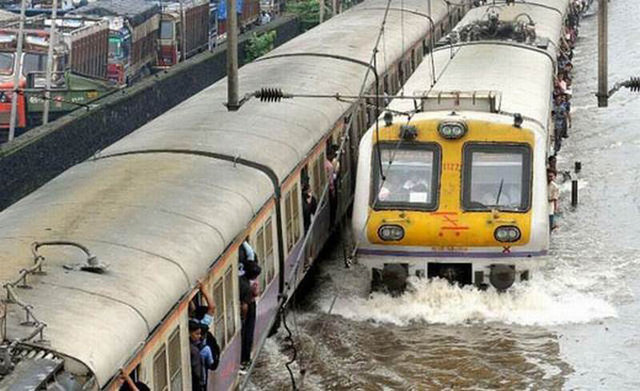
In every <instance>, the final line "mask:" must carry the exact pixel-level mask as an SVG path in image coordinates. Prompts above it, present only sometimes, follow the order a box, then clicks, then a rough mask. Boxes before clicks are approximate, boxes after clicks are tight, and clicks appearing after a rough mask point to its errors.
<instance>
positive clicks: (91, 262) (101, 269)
mask: <svg viewBox="0 0 640 391" xmlns="http://www.w3.org/2000/svg"><path fill="white" fill-rule="evenodd" d="M44 246H71V247H76V248H78V249H80V250H81V251H82V252H84V253H85V254H86V256H87V260H86V262H85V263H75V264H67V265H63V266H62V267H63V268H65V269H67V270H82V271H85V272H90V273H97V274H102V273H105V272H106V271H107V269H108V268H109V264H107V263H103V262H100V260H98V257H96V256H95V255H92V254H91V251H89V249H88V248H86V247H85V246H83V245H81V244H79V243H76V242H70V241H65V240H55V241H50V242H33V244H32V245H31V252H32V253H33V257H34V260H36V261H37V260H38V259H42V260H44V257H43V256H42V255H39V254H38V249H39V248H40V247H44ZM40 272H42V270H40Z"/></svg>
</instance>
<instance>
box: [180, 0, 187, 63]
mask: <svg viewBox="0 0 640 391" xmlns="http://www.w3.org/2000/svg"><path fill="white" fill-rule="evenodd" d="M186 20H187V18H186V15H185V13H184V6H183V1H182V0H180V26H181V27H180V35H182V37H181V39H180V45H181V46H182V50H181V51H180V57H182V61H184V60H186V59H187V26H186V24H185V22H186Z"/></svg>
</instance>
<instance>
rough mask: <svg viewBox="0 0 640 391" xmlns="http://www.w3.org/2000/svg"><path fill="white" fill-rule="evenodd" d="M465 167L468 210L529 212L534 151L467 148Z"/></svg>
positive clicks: (480, 146)
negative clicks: (532, 154)
mask: <svg viewBox="0 0 640 391" xmlns="http://www.w3.org/2000/svg"><path fill="white" fill-rule="evenodd" d="M463 167H464V171H463V184H462V204H463V207H464V209H465V210H476V211H487V210H491V209H496V208H497V209H499V210H510V211H526V210H528V209H529V195H530V183H531V149H530V148H529V146H528V145H499V144H469V145H466V146H465V148H464V156H463Z"/></svg>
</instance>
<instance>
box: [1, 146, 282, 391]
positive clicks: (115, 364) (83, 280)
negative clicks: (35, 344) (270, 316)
mask: <svg viewBox="0 0 640 391" xmlns="http://www.w3.org/2000/svg"><path fill="white" fill-rule="evenodd" d="M270 189H272V184H271V182H270V180H269V178H267V176H266V175H264V174H262V173H261V172H259V171H257V170H253V169H250V168H248V167H245V166H241V165H235V164H234V163H233V162H226V161H221V160H215V159H209V158H207V157H202V156H193V155H181V154H143V155H133V156H119V157H110V158H108V159H99V160H96V161H89V162H86V163H83V164H80V165H77V166H75V167H73V168H71V169H70V170H68V171H66V172H65V173H63V174H62V175H60V176H59V177H57V178H56V179H54V180H53V181H51V182H49V183H48V184H47V185H45V186H44V187H43V188H42V189H40V190H39V191H37V192H35V193H34V194H32V195H30V196H28V197H27V198H25V199H23V200H21V201H19V202H18V203H17V204H15V205H14V206H12V207H10V208H9V209H7V210H5V211H4V212H3V213H2V215H1V220H2V224H1V225H0V246H1V248H2V251H1V252H0V263H1V264H2V265H3V267H2V268H0V280H2V281H9V280H13V279H15V278H16V277H17V275H18V274H17V271H18V270H20V269H23V268H28V267H30V266H31V265H33V263H34V261H33V257H32V255H31V251H30V246H31V243H32V242H34V241H36V240H37V241H43V240H71V241H74V242H77V243H80V244H82V245H84V246H86V247H87V248H88V249H89V250H90V251H91V253H92V254H94V255H96V256H98V257H99V260H100V261H101V262H103V263H106V264H109V268H108V271H107V272H106V273H104V274H94V273H90V272H86V271H76V270H68V269H66V268H65V267H64V266H65V265H67V266H68V265H73V264H78V263H83V262H84V258H83V254H82V253H80V252H79V251H78V250H77V249H74V248H70V247H45V248H42V249H41V250H40V254H42V255H44V256H45V257H46V261H45V268H44V270H45V271H46V273H47V275H46V276H43V277H37V278H36V277H32V278H30V279H29V282H30V284H32V285H33V286H34V289H30V290H22V289H19V290H18V292H19V295H20V299H21V300H22V301H24V302H25V303H28V304H30V305H32V306H33V310H34V313H35V314H36V316H37V317H38V318H39V319H40V320H42V321H44V322H45V323H47V325H48V326H47V328H46V329H45V335H46V338H47V339H48V340H50V345H49V347H50V348H52V349H54V351H58V352H62V353H63V354H65V355H70V356H72V357H74V358H75V359H78V360H80V361H81V362H83V363H85V364H86V365H88V366H89V367H90V368H91V370H92V371H94V373H95V374H96V376H97V380H98V382H99V383H100V385H105V383H106V382H107V381H108V380H109V378H110V377H111V376H112V375H113V373H114V370H115V369H117V368H119V367H121V366H123V365H124V364H125V361H126V360H127V359H128V358H129V357H130V355H131V353H132V352H134V351H135V350H136V348H137V347H138V346H140V344H141V343H142V342H144V341H145V340H146V338H147V336H148V335H149V334H150V333H151V332H152V331H153V330H154V328H155V327H156V326H157V325H158V324H160V322H161V321H162V319H163V317H164V316H165V315H167V312H168V311H169V309H171V308H172V307H173V306H174V304H175V303H176V302H178V301H179V300H180V299H181V297H182V296H183V295H184V294H185V293H186V292H189V291H190V290H191V289H192V287H193V286H194V283H195V281H196V279H197V278H201V277H202V275H203V274H204V272H205V271H206V270H207V269H208V268H209V267H210V266H211V265H212V264H213V263H214V261H215V260H216V258H217V256H218V255H220V254H222V253H223V252H224V250H225V248H226V247H227V246H228V245H229V243H231V242H232V240H233V239H234V238H235V237H236V235H238V233H240V232H242V231H243V230H244V229H245V227H246V226H247V225H248V223H249V222H250V221H251V219H252V218H253V216H254V214H255V213H256V212H257V211H258V210H259V209H260V208H261V207H262V205H264V203H265V202H266V201H267V200H268V198H269V194H270ZM8 310H9V311H10V314H11V312H12V313H13V314H12V315H14V316H13V317H12V316H10V317H9V319H14V320H17V321H21V320H23V319H24V318H23V316H24V315H21V313H22V312H23V311H22V310H20V309H19V308H18V307H16V306H15V305H9V306H8ZM31 331H32V328H30V327H24V326H20V325H19V324H17V323H16V322H10V323H9V324H8V330H7V337H9V338H11V339H15V338H20V337H24V336H25V335H27V334H28V333H30V332H31ZM114 341H118V343H114Z"/></svg>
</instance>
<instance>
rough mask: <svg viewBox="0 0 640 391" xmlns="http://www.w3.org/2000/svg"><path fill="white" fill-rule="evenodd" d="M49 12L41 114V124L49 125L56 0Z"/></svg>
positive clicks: (56, 10)
mask: <svg viewBox="0 0 640 391" xmlns="http://www.w3.org/2000/svg"><path fill="white" fill-rule="evenodd" d="M52 6H53V9H52V10H51V29H50V30H49V48H48V51H47V74H46V82H45V90H44V112H43V113H42V123H43V124H47V123H49V107H50V99H51V73H52V72H53V45H54V44H55V42H56V16H57V12H58V0H53V5H52Z"/></svg>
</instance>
